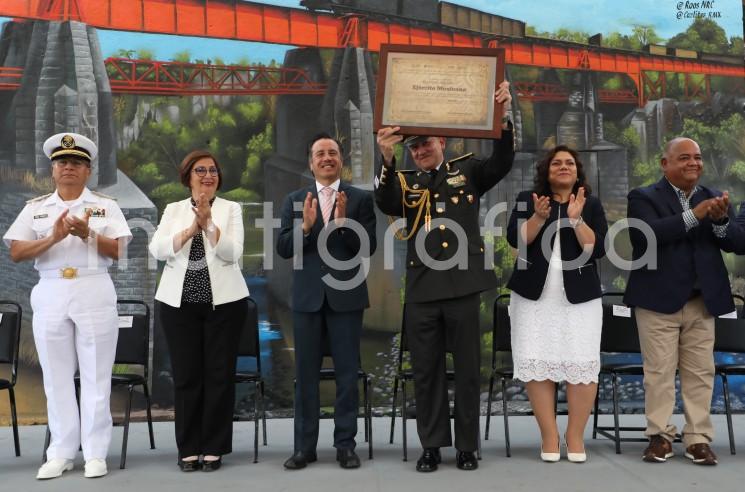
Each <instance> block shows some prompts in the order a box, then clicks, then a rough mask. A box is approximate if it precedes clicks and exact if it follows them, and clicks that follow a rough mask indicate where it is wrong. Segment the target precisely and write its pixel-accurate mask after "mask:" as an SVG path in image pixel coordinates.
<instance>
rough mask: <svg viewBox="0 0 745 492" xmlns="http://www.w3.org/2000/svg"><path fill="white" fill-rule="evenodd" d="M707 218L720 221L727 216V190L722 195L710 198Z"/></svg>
mask: <svg viewBox="0 0 745 492" xmlns="http://www.w3.org/2000/svg"><path fill="white" fill-rule="evenodd" d="M709 201H710V202H711V204H710V207H709V218H710V219H711V220H712V221H714V222H720V221H722V220H723V219H724V218H725V217H727V210H729V192H726V191H725V192H724V193H722V196H717V197H714V198H710V199H709Z"/></svg>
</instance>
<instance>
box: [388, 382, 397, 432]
mask: <svg viewBox="0 0 745 492" xmlns="http://www.w3.org/2000/svg"><path fill="white" fill-rule="evenodd" d="M397 396H398V375H396V376H394V377H393V399H392V400H391V437H390V438H389V440H388V444H393V431H394V429H395V427H396V397H397Z"/></svg>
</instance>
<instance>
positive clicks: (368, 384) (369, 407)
mask: <svg viewBox="0 0 745 492" xmlns="http://www.w3.org/2000/svg"><path fill="white" fill-rule="evenodd" d="M365 386H366V388H367V389H366V391H365V393H367V394H368V395H369V394H370V393H371V392H372V381H370V380H369V379H368V380H367V382H366V383H365ZM365 413H366V414H367V428H368V429H369V431H370V436H369V440H368V441H367V451H368V456H367V457H368V458H369V459H373V430H372V402H371V401H370V398H367V405H366V406H365Z"/></svg>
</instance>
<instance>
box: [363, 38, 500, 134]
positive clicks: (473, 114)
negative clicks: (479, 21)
mask: <svg viewBox="0 0 745 492" xmlns="http://www.w3.org/2000/svg"><path fill="white" fill-rule="evenodd" d="M502 80H504V50H501V49H496V48H450V47H438V46H410V45H395V44H384V45H382V46H381V49H380V64H379V71H378V83H377V92H376V97H375V115H374V118H373V130H374V131H376V132H377V131H378V130H379V129H380V128H382V127H386V126H400V127H401V130H400V131H399V133H401V134H403V135H434V136H442V137H465V138H499V137H500V136H501V134H502V105H501V104H498V103H497V102H496V101H495V100H494V92H495V91H496V89H497V87H498V86H499V84H500V83H501V82H502Z"/></svg>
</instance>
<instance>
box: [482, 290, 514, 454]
mask: <svg viewBox="0 0 745 492" xmlns="http://www.w3.org/2000/svg"><path fill="white" fill-rule="evenodd" d="M509 301H510V295H509V294H502V295H500V296H498V297H497V298H496V299H495V300H494V317H493V318H492V347H491V375H490V376H489V397H488V399H487V404H486V430H485V431H484V440H485V441H488V440H489V425H490V423H491V404H492V401H493V394H494V382H495V381H496V379H497V378H499V381H500V385H501V389H502V414H503V419H504V448H505V452H506V454H507V457H510V456H511V451H510V424H509V411H508V408H507V381H508V380H511V379H512V378H513V375H514V372H513V371H514V368H513V365H512V339H511V337H512V330H511V327H510V315H509V312H508V310H509Z"/></svg>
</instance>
